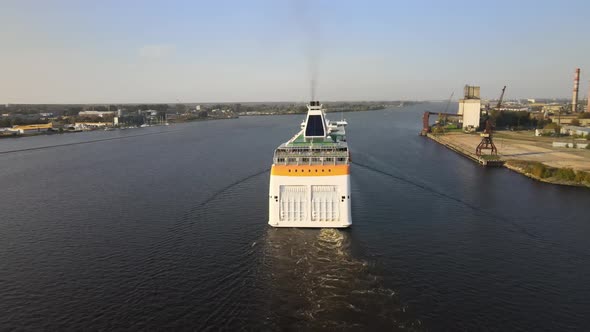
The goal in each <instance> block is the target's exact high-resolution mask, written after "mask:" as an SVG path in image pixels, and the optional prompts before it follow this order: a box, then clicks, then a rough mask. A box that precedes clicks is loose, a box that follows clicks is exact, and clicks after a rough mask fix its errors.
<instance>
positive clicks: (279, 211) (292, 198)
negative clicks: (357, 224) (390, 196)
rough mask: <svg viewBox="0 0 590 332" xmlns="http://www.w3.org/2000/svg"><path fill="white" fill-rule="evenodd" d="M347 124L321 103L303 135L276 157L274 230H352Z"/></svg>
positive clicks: (313, 106)
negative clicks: (332, 117)
mask: <svg viewBox="0 0 590 332" xmlns="http://www.w3.org/2000/svg"><path fill="white" fill-rule="evenodd" d="M346 125H347V122H346V121H345V120H341V121H335V122H331V121H329V120H328V119H327V118H326V115H325V112H324V108H323V106H322V105H321V104H320V102H319V101H312V102H310V103H309V105H308V106H307V116H306V119H305V121H303V123H301V131H299V132H298V133H297V134H296V135H295V136H293V137H292V138H291V139H290V140H289V141H287V142H285V143H283V144H281V145H280V146H279V147H278V148H277V149H276V150H275V153H274V157H273V164H272V168H271V172H270V190H269V203H268V205H269V221H268V223H269V224H270V225H271V226H274V227H326V228H342V227H349V226H350V225H351V223H352V220H351V211H350V153H349V151H348V144H347V142H346V132H345V127H346Z"/></svg>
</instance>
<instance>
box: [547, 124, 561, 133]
mask: <svg viewBox="0 0 590 332" xmlns="http://www.w3.org/2000/svg"><path fill="white" fill-rule="evenodd" d="M543 129H553V131H555V133H556V134H559V132H560V130H561V126H560V125H558V124H557V123H549V124H547V125H545V127H543Z"/></svg>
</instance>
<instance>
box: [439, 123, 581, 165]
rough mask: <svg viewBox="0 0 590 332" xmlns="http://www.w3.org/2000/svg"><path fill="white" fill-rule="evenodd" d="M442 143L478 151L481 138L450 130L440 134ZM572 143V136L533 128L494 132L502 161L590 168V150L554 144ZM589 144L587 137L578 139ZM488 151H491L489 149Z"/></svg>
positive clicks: (465, 149) (477, 134) (472, 151)
mask: <svg viewBox="0 0 590 332" xmlns="http://www.w3.org/2000/svg"><path fill="white" fill-rule="evenodd" d="M437 139H438V141H439V142H441V143H443V144H445V145H451V146H454V147H456V148H458V149H460V150H463V151H469V152H471V153H473V154H475V147H476V146H477V145H478V144H479V142H480V141H481V137H480V135H479V133H476V134H466V133H462V132H450V133H445V134H444V135H437ZM554 141H558V142H570V143H571V142H573V139H572V138H569V137H559V138H556V137H536V136H534V132H533V131H517V132H513V131H501V132H496V133H494V143H495V144H496V147H497V148H498V154H499V155H500V157H501V158H502V159H503V160H511V159H516V160H528V161H538V162H542V163H543V164H545V165H547V166H551V167H559V168H563V167H567V168H572V169H574V170H576V171H590V150H587V149H573V148H557V147H553V146H552V143H553V142H554ZM576 142H579V143H590V142H589V141H586V140H581V141H576ZM487 153H489V152H487Z"/></svg>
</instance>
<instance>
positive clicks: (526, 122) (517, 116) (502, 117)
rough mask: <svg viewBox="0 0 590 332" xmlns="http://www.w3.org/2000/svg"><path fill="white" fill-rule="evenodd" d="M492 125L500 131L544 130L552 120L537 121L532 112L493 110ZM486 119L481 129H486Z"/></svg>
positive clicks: (483, 119)
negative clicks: (505, 129)
mask: <svg viewBox="0 0 590 332" xmlns="http://www.w3.org/2000/svg"><path fill="white" fill-rule="evenodd" d="M489 117H490V119H491V120H492V123H494V125H495V126H496V128H498V129H504V128H507V129H508V128H510V129H512V128H513V129H517V130H520V129H525V128H542V127H543V126H545V125H546V124H547V123H548V122H551V120H543V119H536V118H535V117H531V113H530V112H516V111H498V110H493V111H492V112H491V113H490V116H489ZM485 120H486V119H485V117H484V118H482V123H483V124H482V125H481V126H480V127H481V128H483V127H485Z"/></svg>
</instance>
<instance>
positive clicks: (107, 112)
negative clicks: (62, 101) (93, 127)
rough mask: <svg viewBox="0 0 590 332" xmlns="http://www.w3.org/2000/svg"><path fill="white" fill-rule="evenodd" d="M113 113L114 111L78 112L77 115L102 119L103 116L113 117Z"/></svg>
mask: <svg viewBox="0 0 590 332" xmlns="http://www.w3.org/2000/svg"><path fill="white" fill-rule="evenodd" d="M114 114H115V112H114V111H104V112H103V111H82V112H80V113H79V114H78V115H80V116H98V117H99V118H102V117H103V116H105V115H114Z"/></svg>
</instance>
